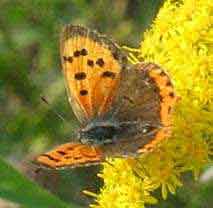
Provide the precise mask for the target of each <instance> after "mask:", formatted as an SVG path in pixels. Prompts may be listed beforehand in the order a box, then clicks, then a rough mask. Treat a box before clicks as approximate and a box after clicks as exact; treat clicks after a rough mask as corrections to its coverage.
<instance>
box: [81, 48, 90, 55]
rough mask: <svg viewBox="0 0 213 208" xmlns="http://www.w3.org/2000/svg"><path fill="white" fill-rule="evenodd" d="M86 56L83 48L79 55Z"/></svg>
mask: <svg viewBox="0 0 213 208" xmlns="http://www.w3.org/2000/svg"><path fill="white" fill-rule="evenodd" d="M87 54H88V52H87V50H86V49H85V48H83V49H82V50H81V55H82V56H86V55H87Z"/></svg>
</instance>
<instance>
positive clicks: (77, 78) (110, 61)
mask: <svg viewBox="0 0 213 208" xmlns="http://www.w3.org/2000/svg"><path fill="white" fill-rule="evenodd" d="M60 53H61V61H62V67H63V72H64V76H65V79H66V83H67V91H68V96H69V101H70V103H71V105H72V108H73V111H74V113H75V114H76V116H77V118H78V119H79V121H80V122H82V123H83V122H87V121H88V120H90V119H91V118H93V117H95V116H100V115H103V114H104V113H106V111H107V110H108V109H109V107H110V105H111V103H112V101H113V99H114V96H115V94H116V91H117V88H118V85H119V81H120V73H121V70H122V68H124V67H125V65H126V60H127V59H126V57H125V55H124V54H122V52H121V51H120V49H119V47H118V46H117V45H116V44H115V43H113V42H112V41H111V40H109V39H107V38H106V37H105V36H103V35H100V34H98V33H97V32H95V31H91V30H89V29H87V28H84V27H81V26H73V25H68V26H66V27H65V28H64V29H63V31H62V33H61V39H60Z"/></svg>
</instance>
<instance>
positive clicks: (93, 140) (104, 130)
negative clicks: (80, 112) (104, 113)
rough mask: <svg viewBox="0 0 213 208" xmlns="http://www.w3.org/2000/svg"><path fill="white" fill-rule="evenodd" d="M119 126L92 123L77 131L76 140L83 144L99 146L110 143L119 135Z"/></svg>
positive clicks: (112, 123) (98, 122) (101, 122)
mask: <svg viewBox="0 0 213 208" xmlns="http://www.w3.org/2000/svg"><path fill="white" fill-rule="evenodd" d="M119 132H120V126H119V125H118V124H117V123H116V122H112V121H92V122H90V123H89V124H87V125H86V126H85V127H84V128H82V129H80V130H79V131H78V136H77V137H78V139H79V141H80V142H81V143H83V144H90V145H101V144H106V143H112V142H113V139H114V138H115V137H116V136H117V135H118V134H119Z"/></svg>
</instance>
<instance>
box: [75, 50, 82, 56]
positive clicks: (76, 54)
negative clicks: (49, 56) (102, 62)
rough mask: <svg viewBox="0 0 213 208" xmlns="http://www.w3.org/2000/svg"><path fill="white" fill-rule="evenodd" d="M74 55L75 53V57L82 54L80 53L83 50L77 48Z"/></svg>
mask: <svg viewBox="0 0 213 208" xmlns="http://www.w3.org/2000/svg"><path fill="white" fill-rule="evenodd" d="M73 55H74V56H75V57H78V56H80V55H81V52H80V51H78V50H76V51H75V52H74V53H73Z"/></svg>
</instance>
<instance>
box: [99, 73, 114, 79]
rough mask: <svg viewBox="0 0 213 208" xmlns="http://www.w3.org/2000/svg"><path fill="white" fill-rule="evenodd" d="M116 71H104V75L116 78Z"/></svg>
mask: <svg viewBox="0 0 213 208" xmlns="http://www.w3.org/2000/svg"><path fill="white" fill-rule="evenodd" d="M115 75H116V74H115V73H114V72H111V71H105V72H103V73H102V75H101V76H102V77H109V78H112V79H114V78H115Z"/></svg>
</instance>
